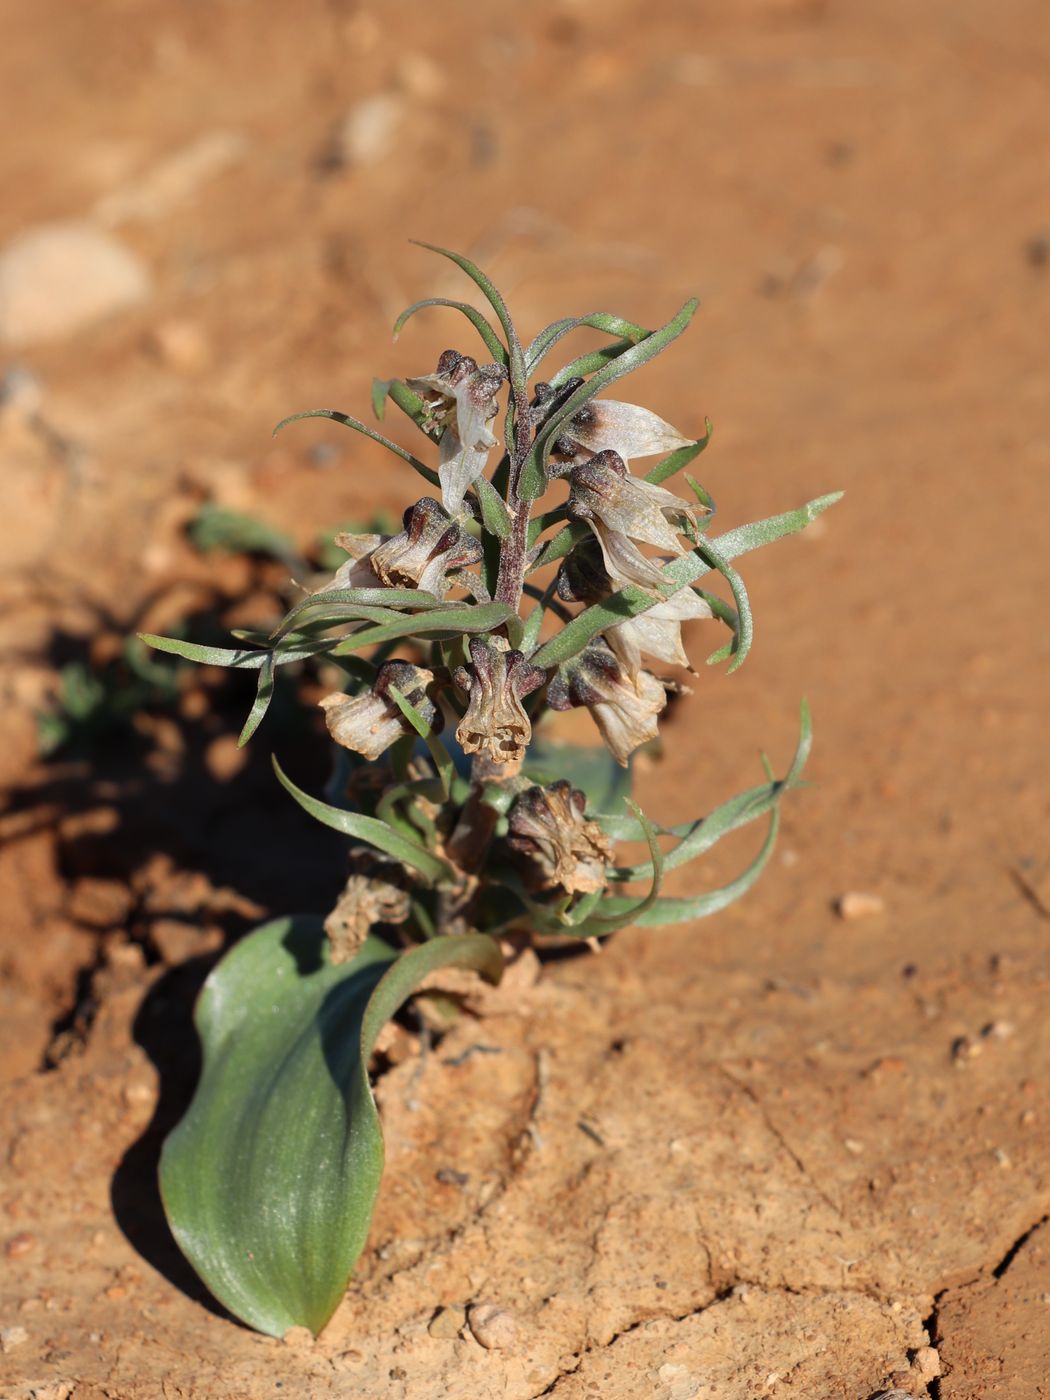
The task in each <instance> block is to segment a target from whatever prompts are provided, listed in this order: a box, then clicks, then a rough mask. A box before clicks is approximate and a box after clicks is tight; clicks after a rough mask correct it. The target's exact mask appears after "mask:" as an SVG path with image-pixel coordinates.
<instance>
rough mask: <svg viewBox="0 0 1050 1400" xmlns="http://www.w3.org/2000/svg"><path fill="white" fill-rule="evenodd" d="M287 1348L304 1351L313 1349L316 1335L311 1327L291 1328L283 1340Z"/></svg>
mask: <svg viewBox="0 0 1050 1400" xmlns="http://www.w3.org/2000/svg"><path fill="white" fill-rule="evenodd" d="M281 1341H282V1342H284V1344H285V1346H286V1347H295V1348H296V1349H297V1350H302V1349H303V1348H304V1347H312V1346H313V1344H314V1334H313V1333H312V1332H311V1331H310V1329H309V1327H289V1328H288V1330H287V1332H285V1334H284V1336H283V1337H282V1338H281Z"/></svg>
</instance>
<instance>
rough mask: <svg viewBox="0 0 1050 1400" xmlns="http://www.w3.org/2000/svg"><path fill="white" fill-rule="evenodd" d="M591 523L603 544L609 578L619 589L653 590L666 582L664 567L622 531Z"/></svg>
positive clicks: (594, 522) (598, 523) (603, 556)
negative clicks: (631, 584) (629, 585)
mask: <svg viewBox="0 0 1050 1400" xmlns="http://www.w3.org/2000/svg"><path fill="white" fill-rule="evenodd" d="M587 524H588V525H589V526H590V527H591V529H592V530H593V531H594V535H595V537H596V539H597V541H598V543H599V544H600V545H601V549H602V558H603V559H604V561H605V567H606V569H607V570H608V571H609V577H610V578H611V579H612V580H613V581H614V582H615V584H616V586H617V587H618V588H622V587H623V586H624V585H625V584H628V583H636V584H637V585H638V586H639V587H640V588H652V587H653V585H654V584H660V583H663V581H664V572H663V565H662V563H661V562H660V560H658V559H647V558H646V556H645V555H644V554H643V553H642V551H641V550H640V549H639V548H638V546H637V545H636V544H633V543H632V542H631V541H630V540H629V539H628V538H627V536H626V535H622V534H620V532H619V530H610V529H609V528H608V527H607V526H606V525H604V524H603V523H602V521H600V520H588V521H587Z"/></svg>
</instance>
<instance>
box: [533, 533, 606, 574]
mask: <svg viewBox="0 0 1050 1400" xmlns="http://www.w3.org/2000/svg"><path fill="white" fill-rule="evenodd" d="M590 534H591V532H590V530H589V528H588V527H587V526H586V525H583V524H581V523H580V522H579V521H578V520H574V521H573V522H572V523H571V524H569V525H566V526H565V527H564V528H563V529H561V530H559V531H558V533H557V534H556V535H553V536H552V537H551V538H550V539H549V540H547V542H546V543H545V544H544V546H543V548H542V549H541V550H540V552H539V554H538V555H537V556H536V558H535V560H534V561H533V562H532V563H531V564H530V565H529V568H528V572H529V573H530V574H531V573H532V572H533V570H534V569H542V568H543V566H544V565H545V564H553V563H554V562H555V561H556V560H558V559H564V558H565V556H566V554H568V553H569V551H570V550H571V549H574V548H575V546H576V545H578V544H580V543H581V542H582V541H583V540H586V539H589V538H590Z"/></svg>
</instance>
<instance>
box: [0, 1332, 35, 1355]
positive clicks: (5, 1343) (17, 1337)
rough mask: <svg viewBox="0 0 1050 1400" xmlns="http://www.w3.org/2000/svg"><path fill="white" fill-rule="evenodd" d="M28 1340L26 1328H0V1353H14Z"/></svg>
mask: <svg viewBox="0 0 1050 1400" xmlns="http://www.w3.org/2000/svg"><path fill="white" fill-rule="evenodd" d="M28 1340H29V1333H28V1332H27V1331H26V1329H25V1328H24V1327H0V1351H3V1352H8V1351H14V1349H15V1347H20V1346H21V1345H22V1343H23V1342H27V1341H28Z"/></svg>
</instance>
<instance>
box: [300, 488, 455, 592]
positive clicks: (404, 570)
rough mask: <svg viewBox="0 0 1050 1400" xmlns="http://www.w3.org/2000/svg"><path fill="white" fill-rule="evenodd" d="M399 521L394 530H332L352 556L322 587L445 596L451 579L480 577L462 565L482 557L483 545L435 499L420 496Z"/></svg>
mask: <svg viewBox="0 0 1050 1400" xmlns="http://www.w3.org/2000/svg"><path fill="white" fill-rule="evenodd" d="M403 524H404V529H403V530H402V531H401V533H400V534H397V535H345V534H344V535H336V537H335V543H336V544H337V545H338V546H339V548H340V549H345V550H346V552H347V553H348V554H349V555H350V556H351V557H350V558H349V559H348V560H347V561H346V563H345V564H342V565H340V567H339V569H338V570H337V572H336V574H335V577H334V578H333V579H332V581H331V583H328V584H326V585H325V588H324V589H322V590H320V591H321V592H328V591H329V590H331V589H333V588H420V589H423V590H424V591H425V592H427V593H433V595H434V596H435V597H436V598H443V597H444V596H445V594H446V593H447V592H448V590H449V588H451V587H452V586H453V584H461V585H463V586H465V587H470V586H471V584H472V583H473V584H476V583H477V582H479V580H476V579H475V577H474V576H473V575H467V574H465V573H464V572H463V571H464V570H466V569H467V568H469V567H470V565H472V564H477V563H478V562H479V561H480V559H481V556H482V549H481V545H480V544H479V543H478V541H477V540H476V539H475V538H474V537H473V535H469V534H467V532H466V531H465V530H464V529H463V526H462V524H461V521H460V520H459V519H454V518H453V517H452V516H451V515H449V513H448V511H447V510H445V508H444V507H443V506H442V505H441V504H439V502H437V501H435V500H434V499H433V498H432V497H430V496H424V497H423V499H422V500H420V501H417V502H416V503H415V505H414V506H409V508H408V510H406V511H405V514H404V520H403Z"/></svg>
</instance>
